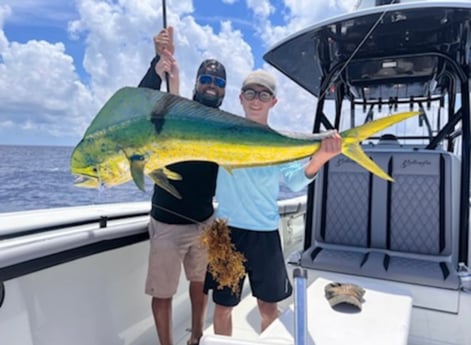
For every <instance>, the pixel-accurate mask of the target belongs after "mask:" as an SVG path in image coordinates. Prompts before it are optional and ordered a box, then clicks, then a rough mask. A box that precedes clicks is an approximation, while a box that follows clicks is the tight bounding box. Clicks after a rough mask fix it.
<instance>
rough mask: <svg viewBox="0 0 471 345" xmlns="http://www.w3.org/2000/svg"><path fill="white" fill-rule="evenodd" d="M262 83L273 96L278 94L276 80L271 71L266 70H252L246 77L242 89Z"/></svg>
mask: <svg viewBox="0 0 471 345" xmlns="http://www.w3.org/2000/svg"><path fill="white" fill-rule="evenodd" d="M253 84H256V85H261V86H264V87H266V88H267V89H268V90H269V91H270V92H271V93H272V94H273V96H276V80H275V77H273V76H272V75H271V74H270V73H268V72H267V71H264V70H261V69H259V70H256V71H253V72H250V73H249V74H248V75H247V76H246V77H245V79H244V82H243V83H242V90H243V89H245V88H247V86H249V85H253Z"/></svg>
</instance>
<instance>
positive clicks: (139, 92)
mask: <svg viewBox="0 0 471 345" xmlns="http://www.w3.org/2000/svg"><path fill="white" fill-rule="evenodd" d="M417 114H418V112H405V113H400V114H395V115H391V116H388V117H384V118H381V119H378V120H375V121H371V122H368V123H366V124H364V125H362V126H359V127H355V128H352V129H349V130H346V131H343V132H341V133H340V135H341V137H342V153H343V154H344V155H345V156H347V157H349V158H350V159H352V160H353V161H355V162H357V163H358V164H359V165H361V166H362V167H364V168H365V169H367V170H369V171H370V172H372V173H373V174H375V175H377V176H379V177H381V178H383V179H386V180H390V181H392V178H391V177H390V176H389V175H388V174H387V173H386V172H384V171H383V170H382V169H381V168H380V167H379V166H377V165H376V163H375V162H374V161H372V160H371V159H370V158H369V157H368V156H367V155H366V154H365V152H364V151H363V150H362V149H361V147H360V142H361V141H362V140H365V139H367V138H368V137H370V136H371V135H372V134H374V133H376V132H379V131H381V130H383V129H385V128H387V127H389V126H391V125H393V124H395V123H398V122H400V121H402V120H405V119H407V118H410V117H412V116H415V115H417ZM328 135H330V133H327V132H326V133H320V134H312V135H301V134H298V135H294V134H290V135H289V134H286V133H281V132H278V131H275V130H273V129H271V128H270V127H268V126H265V125H262V124H259V123H257V122H254V121H251V120H249V119H246V118H244V117H241V116H237V115H234V114H231V113H228V112H225V111H222V110H218V109H214V108H209V107H206V106H204V105H201V104H199V103H197V102H194V101H191V100H189V99H185V98H183V97H179V96H175V95H172V94H170V93H165V92H160V91H156V90H151V89H147V88H135V87H124V88H122V89H120V90H118V91H117V92H116V93H115V94H114V95H113V96H112V97H111V98H110V99H109V100H108V101H107V102H106V104H105V105H104V106H103V108H102V109H101V110H100V111H99V112H98V114H97V115H96V117H95V118H94V120H93V121H92V123H91V124H90V126H89V128H88V129H87V131H86V132H85V134H84V136H83V138H82V140H81V141H80V142H79V143H78V144H77V146H76V147H75V149H74V151H73V153H72V157H71V172H72V174H74V175H76V176H77V179H76V182H75V184H76V186H79V187H88V188H98V187H101V186H105V187H111V186H115V185H119V184H122V183H125V182H128V181H130V180H131V179H132V180H134V182H135V184H136V185H137V187H138V188H139V189H141V190H144V180H145V178H144V176H145V175H146V176H149V177H150V178H151V179H152V180H153V181H154V183H156V184H157V185H159V186H161V187H162V188H164V189H165V190H167V191H168V192H169V193H171V194H173V195H174V196H176V197H177V198H179V197H180V195H179V193H178V191H177V190H176V189H175V188H174V187H173V186H172V184H171V183H170V181H169V180H178V179H181V176H180V175H178V174H176V173H174V172H172V171H171V170H169V169H168V168H167V166H168V165H170V164H172V163H176V162H181V161H188V160H192V161H211V162H215V163H217V164H219V165H220V166H221V167H223V168H225V169H228V170H229V171H230V170H232V169H236V168H246V167H255V166H265V165H273V164H279V163H284V162H289V161H294V160H298V159H302V158H306V157H310V156H311V155H312V154H313V153H314V152H316V151H317V150H318V149H319V148H320V142H321V140H322V139H323V138H325V137H326V136H328Z"/></svg>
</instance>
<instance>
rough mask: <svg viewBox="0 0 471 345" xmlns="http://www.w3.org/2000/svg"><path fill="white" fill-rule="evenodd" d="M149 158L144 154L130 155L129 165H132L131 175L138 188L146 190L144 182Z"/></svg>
mask: <svg viewBox="0 0 471 345" xmlns="http://www.w3.org/2000/svg"><path fill="white" fill-rule="evenodd" d="M146 163H147V160H146V159H145V157H144V156H142V155H132V156H130V157H129V165H130V166H131V176H132V179H133V181H134V183H135V184H136V186H137V188H139V189H140V190H142V191H143V192H145V191H146V188H145V183H144V167H145V165H146Z"/></svg>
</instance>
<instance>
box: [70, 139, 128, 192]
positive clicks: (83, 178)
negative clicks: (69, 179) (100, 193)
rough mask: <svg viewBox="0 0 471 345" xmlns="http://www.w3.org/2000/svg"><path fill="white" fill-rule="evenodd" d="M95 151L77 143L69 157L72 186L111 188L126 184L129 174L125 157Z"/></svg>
mask: <svg viewBox="0 0 471 345" xmlns="http://www.w3.org/2000/svg"><path fill="white" fill-rule="evenodd" d="M103 147H104V146H102V149H97V148H96V147H94V146H93V145H87V144H85V143H82V142H81V143H79V145H77V147H76V148H75V149H74V151H73V153H72V156H71V163H70V170H71V173H72V175H74V176H75V181H74V185H75V186H77V187H83V188H101V187H112V186H115V185H119V184H122V183H126V182H128V181H129V180H130V179H131V172H130V169H129V163H128V159H127V158H126V156H125V155H124V154H123V153H122V152H121V151H119V150H118V151H109V150H105V149H103Z"/></svg>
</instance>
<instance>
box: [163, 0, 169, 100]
mask: <svg viewBox="0 0 471 345" xmlns="http://www.w3.org/2000/svg"><path fill="white" fill-rule="evenodd" d="M162 23H163V27H164V29H166V28H167V6H166V3H165V0H162ZM165 85H166V86H167V92H170V80H169V75H168V72H165Z"/></svg>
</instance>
